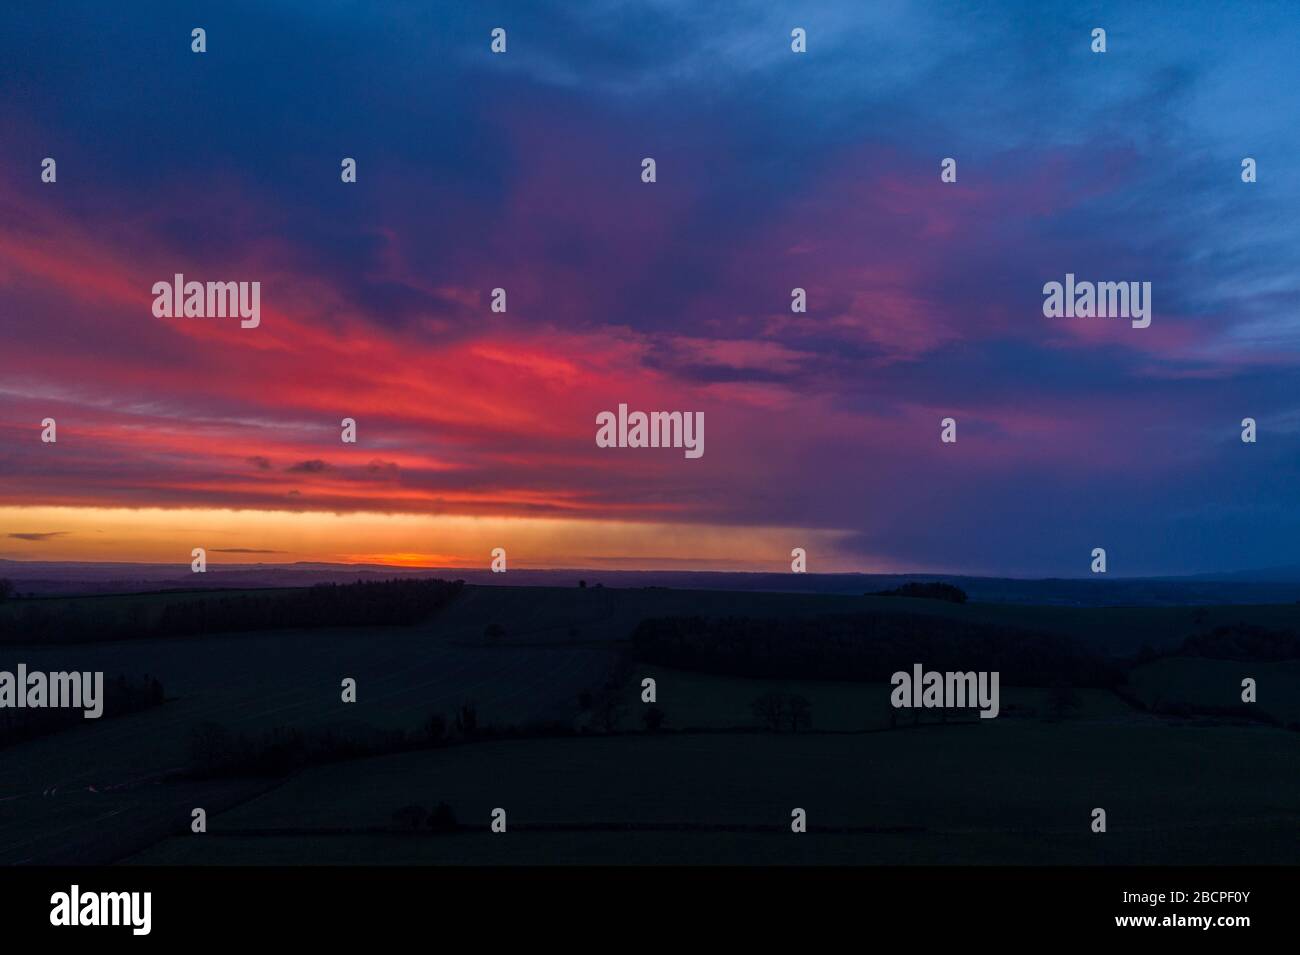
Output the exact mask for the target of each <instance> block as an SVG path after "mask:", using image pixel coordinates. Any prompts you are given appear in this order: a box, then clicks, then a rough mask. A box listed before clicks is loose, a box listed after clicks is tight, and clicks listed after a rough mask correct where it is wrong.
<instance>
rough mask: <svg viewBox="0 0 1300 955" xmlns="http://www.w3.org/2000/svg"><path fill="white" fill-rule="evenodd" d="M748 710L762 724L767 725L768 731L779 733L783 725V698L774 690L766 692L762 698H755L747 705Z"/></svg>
mask: <svg viewBox="0 0 1300 955" xmlns="http://www.w3.org/2000/svg"><path fill="white" fill-rule="evenodd" d="M749 708H750V710H752V711H753V713H754V715H755V716H756V717H758V719H759V720H761V721H762V722H763V723H765V724H767V727H768V729H770V730H772V731H773V732H775V733H779V732H781V727H782V726H783V725H784V724H785V697H784V696H782V695H781V694H780V693H778V692H776V690H768V691H767V692H766V693H764V694H763V695H762V696H759V697H756V698H755V699H754V702H752V703H750V704H749Z"/></svg>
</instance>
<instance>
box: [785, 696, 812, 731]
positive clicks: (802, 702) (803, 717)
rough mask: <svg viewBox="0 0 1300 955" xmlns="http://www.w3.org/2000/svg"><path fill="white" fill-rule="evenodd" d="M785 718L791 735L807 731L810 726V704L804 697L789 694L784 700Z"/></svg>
mask: <svg viewBox="0 0 1300 955" xmlns="http://www.w3.org/2000/svg"><path fill="white" fill-rule="evenodd" d="M785 717H786V720H787V721H788V722H789V724H790V732H791V733H797V732H799V731H800V730H806V729H808V728H809V727H811V726H812V703H810V702H809V701H808V698H807V697H806V696H799V695H798V694H795V693H792V694H790V695H789V696H787V697H786V698H785Z"/></svg>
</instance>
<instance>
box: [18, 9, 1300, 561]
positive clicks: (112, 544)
mask: <svg viewBox="0 0 1300 955" xmlns="http://www.w3.org/2000/svg"><path fill="white" fill-rule="evenodd" d="M1162 7H1163V9H1162ZM194 27H203V28H204V29H205V30H206V31H207V52H205V53H202V54H197V53H193V52H191V30H192V29H193V28H194ZM496 27H501V28H503V29H505V30H506V35H507V51H506V52H505V53H504V54H493V53H492V52H491V50H490V42H491V36H490V34H491V31H492V30H493V29H494V28H496ZM795 27H800V28H803V29H805V30H806V31H807V52H806V53H802V54H799V53H794V52H792V50H791V38H790V33H791V30H792V29H794V28H795ZM1095 27H1102V28H1104V29H1105V30H1106V31H1107V50H1106V52H1105V53H1101V54H1099V53H1094V52H1092V50H1091V48H1090V46H1091V43H1092V38H1091V32H1092V30H1093V28H1095ZM1297 49H1300V10H1298V9H1297V8H1296V7H1295V5H1294V4H1290V3H1266V2H1262V3H1252V4H1250V5H1248V6H1247V7H1239V6H1238V5H1225V4H1219V3H1201V4H1197V3H1187V4H1181V5H1178V8H1177V9H1174V8H1173V5H1170V4H1163V5H1160V4H1144V3H1133V2H1123V3H1115V4H1089V3H1062V4H1050V3H1047V4H1044V3H997V2H981V3H969V4H956V3H900V2H888V0H885V2H874V0H873V2H870V3H864V2H861V0H838V2H804V3H788V4H787V3H775V2H755V3H729V4H701V3H696V2H684V0H683V2H679V0H672V2H668V0H642V2H614V0H608V2H590V3H588V2H566V3H564V4H537V3H531V2H530V3H517V4H511V3H494V2H475V3H472V4H471V3H459V2H456V3H452V2H442V3H439V2H411V3H403V2H386V3H383V4H376V3H372V2H328V0H313V2H283V3H276V4H267V3H264V2H242V0H222V2H220V3H217V2H213V3H197V4H185V3H174V2H133V3H130V4H103V3H99V2H93V3H92V2H60V3H57V4H27V5H6V7H5V9H4V10H3V11H2V12H0V558H8V559H17V560H139V561H151V562H158V561H161V562H168V561H172V560H175V561H176V562H177V563H178V564H187V563H188V562H189V560H190V553H191V549H192V548H193V547H198V546H202V547H205V548H206V549H208V551H209V555H210V560H212V561H222V562H226V563H246V562H257V561H268V562H276V563H281V562H291V561H295V560H337V561H349V562H354V561H355V562H381V563H393V564H402V565H407V566H422V565H423V566H444V565H446V566H487V564H488V562H489V560H490V552H491V550H492V549H493V548H496V547H503V548H505V549H506V550H507V553H508V554H509V560H510V566H521V567H577V566H584V567H586V566H591V567H599V566H609V567H627V568H633V567H636V568H676V569H691V568H698V569H726V570H737V569H754V570H779V569H782V568H788V566H789V563H790V551H791V549H792V548H795V547H803V548H805V550H806V551H807V554H808V569H809V570H810V571H851V570H858V571H870V572H891V571H899V572H911V571H934V572H952V573H972V574H987V575H1012V576H1030V577H1042V576H1086V575H1088V573H1089V568H1090V563H1091V552H1092V550H1093V548H1095V547H1103V548H1105V549H1106V552H1107V558H1108V572H1109V573H1110V574H1112V575H1115V576H1131V575H1145V574H1179V573H1196V572H1215V571H1228V570H1239V569H1249V568H1263V567H1271V566H1277V565H1283V564H1292V563H1298V562H1300V495H1298V493H1297V489H1298V488H1300V483H1298V482H1297V478H1298V477H1300V389H1298V388H1297V387H1296V386H1297V383H1300V377H1298V372H1300V311H1298V306H1300V242H1297V239H1298V238H1300V226H1298V225H1297V220H1298V217H1297V210H1298V209H1300V125H1297V123H1296V121H1295V120H1296V116H1297V115H1300V111H1298V110H1297V108H1296V107H1297V100H1298V99H1300V57H1297V56H1295V51H1296V50H1297ZM46 157H52V158H54V159H55V160H56V162H57V181H56V182H54V183H47V182H42V181H41V162H42V159H44V158H46ZM344 157H352V158H355V159H356V162H357V181H356V182H355V183H344V182H342V181H341V178H340V163H341V160H342V159H343V158H344ZM646 157H652V158H654V159H655V162H656V181H655V182H653V183H646V182H643V181H642V177H641V171H642V160H643V159H644V158H646ZM947 157H952V158H955V159H956V160H957V181H956V182H943V181H941V178H940V164H941V161H942V160H943V159H945V158H947ZM1244 157H1251V158H1253V159H1255V160H1256V163H1257V169H1258V181H1256V182H1254V183H1244V182H1242V179H1241V161H1242V159H1243V158H1244ZM176 273H182V274H184V275H185V276H186V277H187V279H195V280H199V281H208V280H211V281H250V282H251V281H258V282H260V283H261V285H260V288H261V322H260V325H259V326H258V327H257V328H241V327H240V324H239V322H238V321H237V320H234V321H232V320H228V319H218V318H197V317H191V318H159V317H156V316H155V315H154V313H153V310H152V304H153V300H154V295H153V292H152V288H153V285H154V283H155V282H158V281H171V279H172V276H173V275H174V274H176ZM1067 273H1074V274H1075V275H1076V276H1077V277H1078V278H1079V279H1080V280H1093V281H1144V282H1151V283H1152V322H1151V325H1150V327H1148V328H1144V329H1137V328H1133V327H1132V326H1131V324H1130V323H1129V322H1127V321H1123V320H1111V319H1101V318H1094V319H1088V318H1047V317H1045V316H1044V314H1043V309H1042V304H1043V285H1044V283H1046V282H1050V281H1063V280H1064V277H1065V275H1066V274H1067ZM796 287H799V288H804V289H806V292H807V302H808V307H807V312H806V313H802V314H800V313H794V312H792V311H791V290H792V289H793V288H796ZM494 288H504V289H505V290H506V294H507V310H506V312H505V313H494V312H493V311H492V309H491V308H490V301H491V295H492V289H494ZM620 403H625V404H627V405H628V406H629V408H631V409H633V410H638V409H639V410H644V411H652V410H663V411H683V412H702V413H703V415H704V419H705V423H706V427H705V451H704V454H703V455H702V456H701V457H699V458H696V459H688V458H687V457H685V455H684V454H683V453H682V451H681V450H679V449H670V448H602V447H598V446H597V444H596V441H595V435H596V430H597V429H596V416H597V415H598V414H599V413H600V412H602V411H612V410H616V409H617V407H618V405H619V404H620ZM47 417H48V418H54V419H55V420H56V422H57V441H56V442H54V443H48V442H44V441H42V440H41V435H42V424H41V422H42V421H43V419H45V418H47ZM345 417H350V418H353V419H354V420H355V421H356V422H357V441H356V443H355V444H344V443H343V442H342V441H341V440H340V422H341V421H342V419H343V418H345ZM946 417H951V418H953V419H955V421H956V423H957V440H956V442H955V443H943V442H942V441H941V440H940V430H941V426H940V422H941V420H942V419H943V418H946ZM1245 417H1252V418H1254V419H1255V420H1256V421H1257V427H1258V440H1257V441H1256V442H1255V443H1253V444H1247V443H1244V442H1243V441H1242V440H1241V432H1242V427H1241V422H1242V419H1243V418H1245Z"/></svg>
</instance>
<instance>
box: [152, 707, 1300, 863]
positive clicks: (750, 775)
mask: <svg viewBox="0 0 1300 955" xmlns="http://www.w3.org/2000/svg"><path fill="white" fill-rule="evenodd" d="M1294 746H1295V738H1294V736H1293V735H1292V734H1289V733H1286V732H1284V731H1279V730H1271V729H1255V728H1236V727H1215V728H1200V729H1193V728H1184V727H1174V726H1168V725H1143V724H1137V725H1115V724H1104V723H1087V722H1081V723H1078V724H1068V723H1066V724H1043V723H1033V722H1021V723H1014V724H1012V723H1008V724H1002V725H990V726H980V725H978V724H970V725H962V726H947V727H937V726H935V727H922V728H919V729H909V730H898V731H893V732H882V733H871V734H860V735H817V734H811V735H802V734H801V735H797V736H796V735H773V734H757V733H755V734H726V733H719V734H664V735H637V736H614V737H593V738H575V739H563V740H526V741H511V742H500V743H486V744H480V745H472V746H463V747H453V748H450V749H446V750H441V751H428V752H420V753H407V754H402V755H397V756H388V757H380V758H377V759H370V760H364V761H360V762H357V763H354V764H350V765H348V766H346V767H343V766H334V767H318V768H316V769H312V770H309V771H307V772H305V773H303V774H301V775H300V776H298V777H297V778H295V779H293V780H291V781H289V782H287V783H286V784H285V785H283V786H281V787H279V788H277V789H275V790H273V791H271V792H268V793H266V794H264V795H262V796H259V797H256V798H254V799H251V800H249V801H248V802H246V803H244V804H242V805H240V806H238V807H236V808H233V809H231V810H230V811H228V812H225V813H221V814H220V815H218V816H216V817H214V818H213V819H212V820H210V832H209V834H208V835H207V836H206V837H192V836H188V835H186V836H179V837H176V838H173V839H170V840H167V841H166V842H164V843H162V844H161V845H159V846H157V847H156V848H154V849H152V850H149V851H146V852H144V853H142V854H140V855H138V856H136V857H134V859H133V860H132V861H135V862H140V863H150V862H154V863H157V862H198V861H206V862H213V863H220V862H222V861H229V862H235V861H245V862H255V861H266V862H270V861H276V860H277V859H279V860H283V859H284V858H286V857H288V856H289V855H293V854H296V853H303V855H302V856H301V858H303V859H305V860H309V861H322V862H353V863H382V862H386V861H393V859H394V858H401V859H405V860H410V861H427V862H469V863H477V862H490V861H491V862H500V861H510V859H511V858H512V856H511V854H512V853H513V852H516V851H517V852H518V853H519V856H518V857H517V858H516V859H515V861H521V862H548V861H549V862H619V861H633V860H634V859H635V858H637V857H638V856H644V855H647V854H653V852H655V851H662V852H664V853H665V854H666V855H667V857H669V858H672V859H676V860H680V861H693V862H710V861H713V862H729V861H730V862H743V861H752V860H753V858H754V857H755V856H756V857H758V858H761V859H764V860H767V861H806V862H814V861H825V862H849V861H852V862H880V863H900V864H901V863H909V862H927V861H928V862H937V861H982V862H986V863H994V862H1005V863H1033V862H1047V861H1055V862H1080V863H1101V862H1106V863H1112V864H1113V863H1121V862H1122V863H1135V864H1144V863H1174V862H1180V861H1197V860H1201V861H1204V860H1205V859H1207V858H1212V859H1215V860H1216V861H1229V860H1237V861H1245V860H1247V859H1249V860H1251V861H1254V862H1284V861H1291V860H1292V859H1293V854H1294V846H1293V845H1290V844H1287V843H1286V840H1282V842H1279V837H1280V836H1282V834H1283V833H1285V832H1287V831H1292V832H1293V831H1294V829H1295V827H1296V826H1297V825H1298V824H1300V764H1297V760H1296V759H1295V754H1294ZM437 801H446V802H447V803H448V804H449V805H451V807H452V808H453V810H454V811H455V813H456V817H457V819H458V820H459V821H460V822H461V823H462V824H468V825H470V826H479V827H480V828H481V829H482V835H481V836H480V835H476V834H474V833H473V832H470V833H468V834H465V835H450V836H439V835H432V834H427V833H419V834H408V835H401V834H394V833H378V832H373V833H366V832H358V831H357V830H364V829H367V828H370V827H384V826H387V825H389V823H390V816H391V812H392V811H393V810H394V809H396V808H398V807H400V806H403V805H407V804H411V803H417V804H418V803H424V804H433V803H435V802H437ZM498 806H501V807H504V808H506V809H507V812H508V820H509V826H510V830H511V831H508V832H507V833H506V834H504V835H501V834H497V835H493V834H491V833H489V832H488V831H487V830H488V822H489V817H490V813H491V811H492V809H494V808H495V807H498ZM796 806H798V807H802V808H804V809H806V810H807V812H808V820H809V838H808V843H809V845H808V846H804V845H802V844H799V845H791V843H802V841H803V840H802V839H800V838H794V837H792V836H791V834H790V833H789V829H788V826H789V818H790V811H791V809H792V808H793V807H796ZM1095 806H1103V807H1104V808H1106V810H1107V813H1108V816H1109V830H1108V832H1107V833H1106V834H1105V835H1104V836H1097V835H1094V834H1092V833H1090V832H1089V831H1088V820H1089V813H1090V811H1091V809H1092V808H1093V807H1095ZM1063 808H1064V809H1065V810H1066V813H1065V814H1064V815H1063V813H1062V809H1063ZM1071 811H1072V812H1073V814H1074V815H1073V816H1069V813H1070V812H1071ZM638 825H639V826H661V827H668V828H672V827H681V829H682V830H687V829H690V828H691V827H700V831H679V832H676V833H672V832H667V833H660V832H644V831H642V832H637V831H625V830H623V831H620V827H629V828H631V829H635V827H636V826H638ZM530 827H540V828H538V829H533V830H531V831H530ZM565 827H572V828H573V829H574V830H575V831H555V830H557V829H564V828H565ZM593 827H596V829H597V831H591V830H592V829H593ZM752 827H763V831H746V830H747V829H748V828H752ZM840 828H849V829H855V828H856V829H860V830H865V831H858V832H833V833H832V832H825V830H827V829H840ZM584 829H586V830H587V831H583V830H584ZM819 829H821V830H823V834H822V835H816V833H817V831H818V830H819ZM301 830H312V831H314V832H316V833H317V834H314V835H305V834H304V833H303V832H302V831H301ZM548 830H549V831H548ZM729 830H730V831H729ZM891 830H897V831H891ZM221 833H230V834H229V835H222V834H221ZM259 833H261V835H259ZM227 840H229V841H230V845H229V846H228V847H227ZM516 845H517V849H515V848H513V847H515V846H516ZM638 846H640V848H639V849H638V848H637V847H638ZM654 846H659V847H660V849H659V850H656V849H654V848H653V847H654ZM223 853H226V855H225V857H224V858H223ZM751 854H752V855H751Z"/></svg>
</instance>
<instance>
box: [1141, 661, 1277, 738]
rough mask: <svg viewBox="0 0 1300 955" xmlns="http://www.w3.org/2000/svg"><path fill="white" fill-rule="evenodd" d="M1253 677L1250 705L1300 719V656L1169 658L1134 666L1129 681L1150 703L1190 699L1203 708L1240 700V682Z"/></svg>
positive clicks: (1234, 702)
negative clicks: (1267, 660) (1248, 659)
mask: <svg viewBox="0 0 1300 955" xmlns="http://www.w3.org/2000/svg"><path fill="white" fill-rule="evenodd" d="M1244 677H1251V678H1253V679H1254V680H1255V684H1256V691H1257V693H1258V699H1257V701H1256V702H1255V703H1254V704H1253V705H1254V706H1256V707H1258V708H1259V709H1260V710H1261V711H1262V712H1264V713H1267V714H1269V715H1271V716H1273V717H1275V718H1276V719H1278V720H1280V721H1281V722H1282V723H1284V724H1285V723H1297V722H1300V660H1285V661H1283V662H1280V663H1238V662H1236V661H1233V660H1207V659H1204V658H1202V657H1168V658H1166V659H1163V660H1154V661H1152V662H1151V663H1147V664H1144V665H1142V666H1140V667H1135V668H1134V669H1133V670H1132V671H1131V672H1130V673H1129V683H1130V684H1131V685H1132V686H1133V687H1134V689H1136V690H1137V691H1138V695H1139V696H1140V697H1141V699H1142V700H1143V702H1145V703H1146V704H1147V705H1148V706H1153V705H1170V704H1180V703H1185V704H1192V705H1195V706H1203V707H1223V706H1235V705H1240V703H1241V681H1242V679H1243V678H1244Z"/></svg>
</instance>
